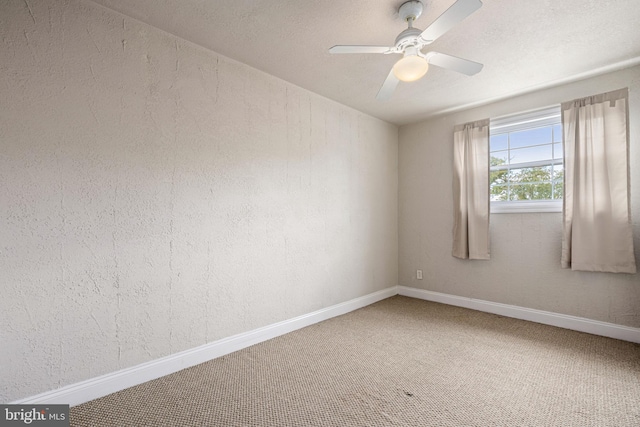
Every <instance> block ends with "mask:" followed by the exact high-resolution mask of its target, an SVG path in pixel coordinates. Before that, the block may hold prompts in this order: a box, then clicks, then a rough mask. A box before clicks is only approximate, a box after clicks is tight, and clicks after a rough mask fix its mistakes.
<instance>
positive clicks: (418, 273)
mask: <svg viewBox="0 0 640 427" xmlns="http://www.w3.org/2000/svg"><path fill="white" fill-rule="evenodd" d="M416 278H417V279H418V280H422V270H417V271H416Z"/></svg>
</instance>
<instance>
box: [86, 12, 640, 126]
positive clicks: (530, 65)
mask: <svg viewBox="0 0 640 427" xmlns="http://www.w3.org/2000/svg"><path fill="white" fill-rule="evenodd" d="M93 1H95V2H96V3H99V4H101V5H103V6H106V7H108V8H110V9H113V10H115V11H118V12H120V13H122V14H125V15H128V16H130V17H133V18H136V19H138V20H140V21H142V22H145V23H147V24H150V25H152V26H154V27H157V28H160V29H162V30H164V31H167V32H169V33H171V34H174V35H176V36H178V37H181V38H183V39H185V40H189V41H191V42H194V43H196V44H199V45H201V46H203V47H206V48H208V49H211V50H213V51H215V52H217V53H221V54H223V55H225V56H227V57H230V58H233V59H235V60H238V61H240V62H243V63H245V64H248V65H250V66H252V67H255V68H257V69H259V70H262V71H264V72H266V73H269V74H271V75H274V76H277V77H279V78H281V79H283V80H286V81H288V82H291V83H293V84H295V85H298V86H300V87H303V88H306V89H308V90H310V91H313V92H315V93H318V94H320V95H323V96H325V97H327V98H330V99H333V100H335V101H338V102H340V103H342V104H345V105H348V106H351V107H353V108H355V109H357V110H360V111H363V112H365V113H368V114H371V115H373V116H375V117H379V118H381V119H383V120H386V121H388V122H391V123H395V124H399V125H402V124H406V123H411V122H415V121H418V120H421V119H424V118H426V117H429V116H433V115H435V114H438V113H442V112H444V111H450V110H455V109H461V108H465V107H469V106H473V105H478V104H482V103H485V102H489V101H491V100H496V99H501V98H506V97H509V96H513V95H517V94H520V93H525V92H528V91H531V90H534V89H536V88H541V87H548V86H552V85H554V84H557V83H560V82H565V81H570V80H573V79H577V78H580V77H585V76H589V75H592V74H597V73H600V72H603V71H606V70H613V69H617V68H622V67H624V66H629V65H635V64H639V63H640V26H639V24H638V23H640V2H639V1H638V0H609V1H607V0H484V1H483V3H484V5H483V7H482V8H480V10H478V11H477V12H475V13H474V14H472V15H471V16H470V17H468V18H467V19H465V20H464V21H462V22H461V23H460V24H458V25H457V26H456V27H454V28H453V29H452V30H451V31H449V32H448V33H446V34H445V35H443V36H442V37H441V38H440V39H438V40H437V41H436V42H434V43H433V44H432V45H430V46H429V50H434V51H438V52H442V53H447V54H450V55H454V56H459V57H462V58H466V59H470V60H473V61H476V62H481V63H483V64H484V69H483V70H482V71H481V72H480V73H479V74H477V75H475V76H471V77H469V76H465V75H461V74H458V73H455V72H453V71H447V70H442V69H439V68H437V67H431V68H430V70H429V72H428V73H427V75H426V76H425V77H424V78H422V79H421V80H420V81H418V82H414V83H401V84H400V85H399V86H398V88H397V89H396V92H395V94H394V96H393V97H392V98H391V100H389V101H386V102H380V101H377V100H376V99H375V96H376V94H377V92H378V89H379V88H380V85H381V84H382V82H383V81H384V79H385V77H386V76H387V74H388V72H389V70H390V69H391V66H392V65H393V64H394V62H395V61H397V60H398V59H399V58H400V56H399V55H381V54H353V55H330V54H329V53H328V49H329V48H330V47H331V46H333V45H336V44H365V45H385V46H391V45H393V42H394V40H395V38H396V36H397V35H398V33H400V32H401V31H402V30H404V29H405V28H406V23H404V22H403V21H402V20H401V19H400V18H399V17H398V13H397V9H398V7H399V6H400V5H401V4H402V3H403V0H378V1H371V0H343V1H338V0H318V1H309V0H307V1H305V0H233V1H232V0H93ZM453 2H454V0H423V3H424V4H425V6H426V7H425V11H424V13H423V14H422V16H421V17H420V18H419V19H418V20H417V21H416V22H415V27H417V28H420V29H425V28H426V27H427V26H428V25H429V24H430V23H431V22H432V21H434V20H435V19H436V18H437V17H438V16H439V15H440V14H441V13H442V12H444V11H445V10H446V9H447V8H448V7H449V6H451V5H452V4H453Z"/></svg>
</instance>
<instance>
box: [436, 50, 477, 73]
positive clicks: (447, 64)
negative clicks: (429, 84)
mask: <svg viewBox="0 0 640 427" xmlns="http://www.w3.org/2000/svg"><path fill="white" fill-rule="evenodd" d="M427 61H428V62H429V64H431V65H435V66H437V67H440V68H445V69H447V70H453V71H457V72H459V73H462V74H466V75H467V76H473V75H474V74H477V73H479V72H480V70H482V67H484V65H482V64H480V63H479V62H473V61H469V60H468V59H462V58H458V57H456V56H451V55H445V54H444V53H438V52H429V53H428V54H427Z"/></svg>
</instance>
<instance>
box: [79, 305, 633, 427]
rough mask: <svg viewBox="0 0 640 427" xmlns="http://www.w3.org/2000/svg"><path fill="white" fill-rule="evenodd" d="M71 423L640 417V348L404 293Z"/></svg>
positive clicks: (561, 421) (100, 404) (441, 422)
mask: <svg viewBox="0 0 640 427" xmlns="http://www.w3.org/2000/svg"><path fill="white" fill-rule="evenodd" d="M71 425H72V426H509V427H512V426H536V427H541V426H580V427H588V426H623V427H624V426H630V427H631V426H640V345H638V344H633V343H628V342H624V341H618V340H614V339H609V338H602V337H597V336H593V335H589V334H584V333H580V332H574V331H568V330H564V329H559V328H554V327H551V326H545V325H540V324H536V323H530V322H525V321H520V320H514V319H509V318H505V317H501V316H496V315H492V314H487V313H481V312H477V311H473V310H467V309H463V308H457V307H452V306H447V305H442V304H436V303H431V302H426V301H421V300H416V299H411V298H406V297H400V296H396V297H392V298H389V299H386V300H384V301H381V302H379V303H377V304H373V305H371V306H368V307H366V308H363V309H361V310H357V311H354V312H352V313H349V314H346V315H344V316H340V317H337V318H334V319H331V320H328V321H325V322H322V323H318V324H316V325H313V326H310V327H307V328H304V329H301V330H299V331H296V332H292V333H290V334H287V335H285V336H282V337H279V338H275V339H273V340H270V341H267V342H264V343H261V344H258V345H255V346H253V347H249V348H246V349H244V350H241V351H238V352H236V353H233V354H230V355H227V356H224V357H221V358H219V359H216V360H213V361H210V362H207V363H204V364H202V365H198V366H195V367H193V368H189V369H186V370H184V371H181V372H178V373H176V374H172V375H169V376H167V377H164V378H160V379H158V380H155V381H151V382H148V383H145V384H142V385H139V386H136V387H132V388H130V389H127V390H124V391H121V392H119V393H115V394H113V395H110V396H106V397H104V398H101V399H98V400H95V401H92V402H88V403H86V404H83V405H79V406H76V407H74V408H72V409H71Z"/></svg>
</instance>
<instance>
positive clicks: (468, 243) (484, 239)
mask: <svg viewBox="0 0 640 427" xmlns="http://www.w3.org/2000/svg"><path fill="white" fill-rule="evenodd" d="M453 216H454V218H453V220H454V223H453V252H452V255H453V256H454V257H456V258H462V259H467V258H468V259H489V258H490V256H489V119H486V120H480V121H477V122H472V123H467V124H464V125H458V126H456V127H455V128H454V134H453Z"/></svg>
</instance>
